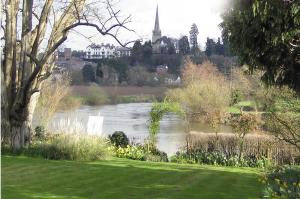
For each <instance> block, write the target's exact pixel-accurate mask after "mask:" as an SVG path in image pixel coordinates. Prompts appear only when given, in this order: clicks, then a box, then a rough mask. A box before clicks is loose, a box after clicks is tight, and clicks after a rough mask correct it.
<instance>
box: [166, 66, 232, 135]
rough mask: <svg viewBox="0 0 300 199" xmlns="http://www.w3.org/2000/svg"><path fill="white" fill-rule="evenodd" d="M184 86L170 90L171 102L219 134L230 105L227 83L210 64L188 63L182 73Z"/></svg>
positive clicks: (169, 98) (192, 118) (168, 93)
mask: <svg viewBox="0 0 300 199" xmlns="http://www.w3.org/2000/svg"><path fill="white" fill-rule="evenodd" d="M182 78H183V83H184V87H182V88H177V89H173V90H169V91H168V92H167V99H168V100H169V101H171V102H175V103H178V104H180V106H181V108H182V109H183V110H184V112H185V113H186V115H187V118H188V119H189V120H195V121H202V122H208V123H209V124H210V125H211V126H212V127H213V128H214V130H215V132H216V133H217V132H218V131H219V128H220V125H221V123H222V122H223V120H224V118H225V116H226V111H227V107H228V106H229V103H230V89H229V84H228V82H227V80H226V79H225V77H224V75H222V74H221V73H220V72H218V70H217V69H216V67H215V66H214V65H213V64H211V63H210V62H204V63H203V64H202V65H195V64H193V63H192V62H191V61H187V62H186V64H185V67H184V71H183V74H182Z"/></svg>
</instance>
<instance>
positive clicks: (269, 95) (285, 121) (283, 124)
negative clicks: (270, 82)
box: [261, 87, 300, 150]
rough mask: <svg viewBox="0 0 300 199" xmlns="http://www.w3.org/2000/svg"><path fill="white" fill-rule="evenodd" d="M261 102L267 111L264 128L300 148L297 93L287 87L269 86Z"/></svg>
mask: <svg viewBox="0 0 300 199" xmlns="http://www.w3.org/2000/svg"><path fill="white" fill-rule="evenodd" d="M261 102H262V103H263V105H264V106H265V109H266V110H267V111H268V114H266V117H265V127H266V129H267V130H268V131H270V132H271V133H272V134H273V135H275V136H276V137H277V138H278V139H280V140H284V141H286V142H288V143H290V144H293V145H294V146H296V147H297V148H298V149H299V150H300V134H299V132H300V115H299V107H300V106H299V105H300V101H299V97H298V96H297V94H296V93H295V92H294V91H293V90H291V89H289V88H287V87H281V88H277V87H270V88H268V89H267V90H265V93H264V95H263V98H262V100H261Z"/></svg>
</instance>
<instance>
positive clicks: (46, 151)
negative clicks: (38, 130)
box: [24, 134, 109, 160]
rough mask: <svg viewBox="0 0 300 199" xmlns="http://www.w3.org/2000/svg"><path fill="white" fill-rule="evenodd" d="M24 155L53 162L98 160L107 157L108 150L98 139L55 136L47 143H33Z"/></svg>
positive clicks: (64, 135)
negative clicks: (39, 157)
mask: <svg viewBox="0 0 300 199" xmlns="http://www.w3.org/2000/svg"><path fill="white" fill-rule="evenodd" d="M24 154H25V155H29V156H41V157H43V158H45V159H53V160H99V159H105V158H106V157H108V156H109V150H108V147H107V144H106V143H105V141H104V140H103V139H101V138H99V137H92V136H83V135H74V134H57V135H54V136H52V137H50V138H49V139H48V140H47V141H43V142H35V143H33V144H32V145H31V146H30V147H29V148H28V149H26V150H24Z"/></svg>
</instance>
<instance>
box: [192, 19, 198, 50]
mask: <svg viewBox="0 0 300 199" xmlns="http://www.w3.org/2000/svg"><path fill="white" fill-rule="evenodd" d="M198 34H199V31H198V28H197V25H196V24H193V25H192V27H191V30H190V42H191V46H192V49H194V48H198V40H197V37H198Z"/></svg>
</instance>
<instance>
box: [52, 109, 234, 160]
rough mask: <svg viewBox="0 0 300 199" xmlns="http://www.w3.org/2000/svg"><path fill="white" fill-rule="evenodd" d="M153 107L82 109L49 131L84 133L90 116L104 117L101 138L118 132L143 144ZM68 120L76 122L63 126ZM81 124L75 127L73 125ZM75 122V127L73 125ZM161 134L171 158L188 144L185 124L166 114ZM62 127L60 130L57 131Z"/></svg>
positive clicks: (63, 114) (61, 115) (203, 128)
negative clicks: (62, 130) (71, 129)
mask: <svg viewBox="0 0 300 199" xmlns="http://www.w3.org/2000/svg"><path fill="white" fill-rule="evenodd" d="M151 106H152V104H151V103H129V104H116V105H104V106H81V107H80V108H78V109H76V110H72V111H60V112H57V113H56V114H55V115H54V117H53V119H52V121H50V123H49V127H50V129H51V128H52V129H53V130H54V129H57V128H61V126H64V127H65V128H66V130H69V131H70V128H74V131H76V129H77V130H78V129H80V128H82V129H84V128H85V125H86V124H87V120H88V119H87V118H88V116H96V115H99V114H100V115H101V116H103V117H104V120H103V128H102V135H103V136H107V135H109V134H112V133H113V132H115V131H123V132H124V133H125V134H126V135H127V136H128V137H129V138H130V140H133V141H134V142H136V143H142V142H143V140H144V139H145V138H146V137H147V136H148V135H149V131H148V125H149V112H150V110H151ZM66 118H73V119H72V120H71V122H70V121H69V122H66V121H64V122H60V125H58V123H59V121H61V120H65V119H66ZM74 118H75V120H76V122H75V123H79V124H80V125H79V126H78V125H77V126H76V125H75V124H73V123H74ZM72 121H73V123H72ZM160 124H161V126H160V132H159V133H158V148H159V149H160V150H162V151H165V152H166V153H167V154H168V155H172V154H174V153H176V151H178V150H179V148H180V147H182V146H184V144H185V135H186V133H185V123H184V121H183V120H182V119H180V118H179V117H178V116H176V115H174V114H167V115H165V116H164V117H163V119H162V121H161V123H160ZM58 126H59V127H58ZM191 130H193V131H199V132H212V129H211V128H210V127H209V126H208V125H203V124H199V123H192V124H191ZM222 132H230V128H229V127H226V126H225V127H222Z"/></svg>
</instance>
